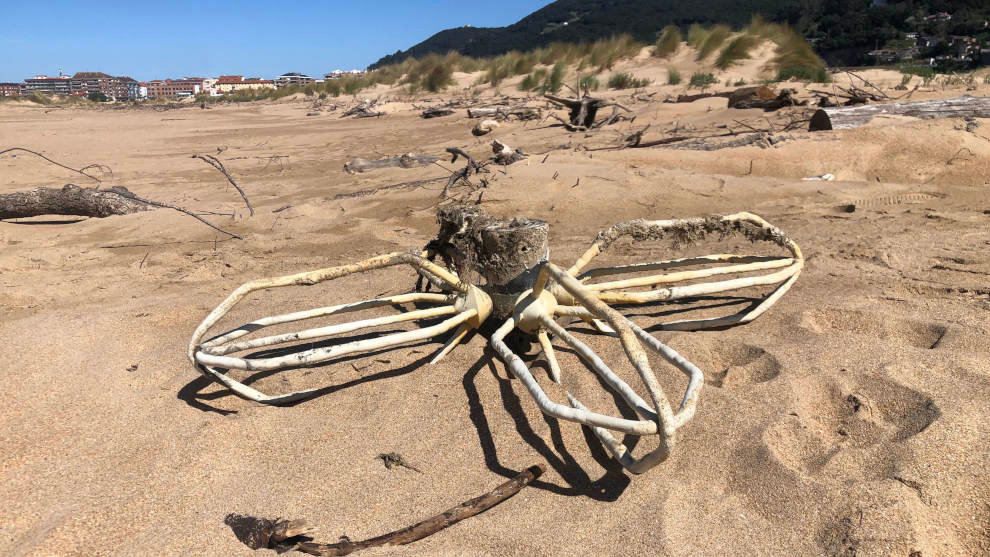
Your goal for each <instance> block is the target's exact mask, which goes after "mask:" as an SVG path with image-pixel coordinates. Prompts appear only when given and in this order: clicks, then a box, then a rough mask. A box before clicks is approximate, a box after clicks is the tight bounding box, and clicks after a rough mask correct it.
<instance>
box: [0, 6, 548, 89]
mask: <svg viewBox="0 0 990 557" xmlns="http://www.w3.org/2000/svg"><path fill="white" fill-rule="evenodd" d="M548 3H549V0H499V1H498V2H490V1H487V2H479V1H473V0H460V1H458V0H431V1H420V0H405V1H403V0H365V1H363V2H355V1H351V0H338V1H320V0H310V1H308V2H302V1H295V0H267V1H258V0H241V1H236V0H235V1H233V2H230V1H228V2H215V1H211V0H204V1H200V2H190V1H177V2H170V1H150V2H149V1H142V0H135V1H130V2H120V1H117V0H97V1H86V2H81V1H77V2H65V1H60V0H55V1H46V2H32V1H11V2H4V3H3V4H4V6H3V10H2V12H0V52H2V53H3V55H2V58H0V81H21V80H23V79H24V78H26V77H31V76H33V75H35V74H48V75H56V74H57V72H58V69H59V68H62V70H63V71H64V72H65V73H75V72H80V71H99V72H105V73H108V74H112V75H128V76H130V77H133V78H135V79H138V80H141V81H145V80H148V79H158V78H166V77H182V76H186V75H190V76H204V77H209V76H217V75H221V74H235V75H236V74H240V75H245V76H249V77H254V76H259V77H267V78H271V77H274V76H276V75H279V74H281V73H284V72H288V71H298V72H303V73H307V74H310V75H317V76H322V75H323V74H324V73H326V72H328V71H331V70H335V69H353V68H364V67H365V66H367V65H368V64H371V63H372V62H374V61H376V60H378V58H380V57H381V56H383V55H385V54H389V53H392V52H395V51H396V50H399V49H406V48H408V47H410V46H412V45H414V44H416V43H418V42H420V41H421V40H423V39H425V38H427V37H429V36H430V35H432V34H433V33H436V32H437V31H440V30H442V29H447V28H450V27H458V26H461V25H466V24H467V25H473V26H475V27H497V26H502V25H508V24H510V23H514V22H516V21H518V20H519V19H521V18H523V17H525V16H526V15H527V14H529V13H531V12H533V11H535V10H537V9H539V8H541V7H543V6H544V5H546V4H548ZM493 7H494V8H495V9H493Z"/></svg>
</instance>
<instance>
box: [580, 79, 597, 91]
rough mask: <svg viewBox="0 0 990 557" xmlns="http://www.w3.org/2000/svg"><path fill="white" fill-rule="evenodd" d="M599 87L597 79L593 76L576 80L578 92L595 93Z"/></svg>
mask: <svg viewBox="0 0 990 557" xmlns="http://www.w3.org/2000/svg"><path fill="white" fill-rule="evenodd" d="M599 86H600V84H599V83H598V78H597V77H595V76H593V75H586V76H584V77H582V78H581V79H579V80H578V90H579V91H581V90H583V91H597V90H598V87H599Z"/></svg>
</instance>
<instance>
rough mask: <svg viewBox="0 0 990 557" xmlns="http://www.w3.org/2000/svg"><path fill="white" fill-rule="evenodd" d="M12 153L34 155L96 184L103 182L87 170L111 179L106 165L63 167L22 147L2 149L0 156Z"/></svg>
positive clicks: (110, 172)
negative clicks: (103, 173)
mask: <svg viewBox="0 0 990 557" xmlns="http://www.w3.org/2000/svg"><path fill="white" fill-rule="evenodd" d="M13 151H23V152H25V153H30V154H32V155H34V156H36V157H41V158H43V159H45V160H46V161H48V162H50V163H52V164H54V165H55V166H59V167H62V168H64V169H66V170H71V171H73V172H75V173H77V174H82V175H83V176H85V177H87V178H89V179H90V180H95V181H97V182H102V181H103V180H101V179H100V178H97V177H96V176H93V175H92V174H87V173H86V171H87V170H89V169H90V168H95V169H97V170H99V171H100V172H107V173H109V174H110V177H111V178H113V170H111V169H110V167H109V166H106V165H103V164H90V165H87V166H84V167H82V168H78V169H76V168H72V167H71V166H66V165H64V164H62V163H60V162H58V161H53V160H52V159H50V158H48V157H46V156H45V155H42V154H41V153H38V152H37V151H32V150H30V149H25V148H24V147H11V148H9V149H4V150H3V151H0V155H4V154H6V153H10V152H13Z"/></svg>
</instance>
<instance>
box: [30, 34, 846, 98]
mask: <svg viewBox="0 0 990 557" xmlns="http://www.w3.org/2000/svg"><path fill="white" fill-rule="evenodd" d="M682 39H683V37H682V35H681V31H680V29H678V28H677V27H676V26H672V25H671V26H667V27H665V28H664V29H663V31H662V32H661V33H660V37H659V38H658V39H657V42H656V44H655V45H654V50H653V55H654V56H656V57H661V58H663V57H670V56H672V55H673V54H675V53H676V52H677V51H678V50H679V49H680V45H681V42H682ZM761 40H770V41H773V42H775V43H776V44H777V49H776V51H775V54H774V58H773V60H772V61H771V63H772V64H773V65H774V66H775V67H776V68H777V70H778V76H777V77H778V79H790V78H798V79H803V80H807V81H822V80H827V79H828V72H827V71H826V70H825V64H824V62H822V60H821V58H819V57H818V56H817V55H816V54H815V52H814V50H812V48H811V46H810V45H809V44H808V43H807V42H806V41H805V40H804V38H803V37H801V36H800V35H799V34H797V33H796V32H794V31H793V30H792V29H791V28H789V27H787V26H786V25H779V24H776V23H767V22H766V21H763V20H762V19H760V18H758V17H757V18H753V20H752V21H751V22H750V24H749V26H747V27H746V28H745V29H743V31H742V32H741V34H740V35H737V36H735V37H733V36H732V31H731V30H730V29H729V28H728V27H726V26H725V25H716V26H714V27H712V28H705V27H702V26H700V25H692V26H691V28H690V29H689V31H688V35H687V42H688V44H689V45H691V46H692V47H694V48H695V49H696V50H697V59H698V60H703V59H706V58H708V57H709V56H711V55H713V54H715V53H716V52H717V53H718V56H717V57H716V59H715V62H714V64H715V66H716V68H719V69H722V70H724V69H726V68H728V67H731V66H732V65H733V64H734V63H736V62H738V61H739V60H744V59H746V58H749V57H750V55H751V51H752V49H753V48H754V47H755V46H757V45H759V43H760V41H761ZM727 41H728V42H727ZM645 46H647V45H645V44H643V43H641V42H638V41H636V40H635V39H633V38H632V37H631V36H630V35H617V36H614V37H611V38H608V39H603V40H599V41H595V42H584V43H551V44H549V45H547V46H545V47H542V48H537V49H535V50H532V51H529V52H519V51H510V52H507V53H505V54H502V55H499V56H494V57H491V58H471V57H468V56H464V55H462V54H459V53H457V52H449V53H447V54H443V55H441V54H430V55H428V56H425V57H423V58H420V59H415V58H408V59H406V60H403V61H402V62H399V63H396V64H391V65H388V66H383V67H381V68H378V69H376V70H373V71H371V72H368V73H367V74H365V75H345V76H343V77H340V78H338V79H328V80H326V82H324V83H322V84H312V85H308V86H306V87H283V88H281V89H276V90H248V91H239V92H238V93H237V94H233V95H226V96H224V97H220V98H217V97H212V98H210V99H208V100H207V101H206V102H217V101H233V102H244V101H251V100H264V99H279V98H283V97H286V96H289V95H293V94H295V93H300V92H301V93H304V94H306V95H309V96H312V95H323V94H325V95H327V96H332V97H339V96H341V95H356V94H357V93H359V92H360V91H363V90H365V89H369V88H372V87H375V86H377V85H386V86H389V87H396V86H402V87H404V88H405V91H406V92H407V93H409V94H415V93H418V92H421V91H429V92H439V91H443V90H445V89H447V88H449V87H451V86H452V85H454V83H455V81H454V78H453V74H454V72H465V73H476V72H477V73H480V75H479V76H478V77H477V78H476V80H475V82H474V86H478V85H483V84H489V85H491V86H493V87H496V88H497V87H499V86H500V85H501V84H502V82H503V81H505V80H506V79H510V78H513V77H516V76H525V77H524V78H523V79H522V80H521V82H520V83H519V85H518V88H519V89H520V90H522V91H541V92H549V91H559V90H560V88H561V87H562V86H563V79H564V75H565V74H566V73H567V69H568V67H569V66H576V69H577V71H578V72H582V71H584V70H587V71H584V72H583V73H585V74H586V75H585V76H584V77H582V78H580V79H579V80H578V81H579V86H580V87H581V88H584V86H585V85H588V87H587V88H588V89H589V90H594V89H596V88H597V87H598V86H599V85H600V84H599V82H598V79H597V78H595V77H594V76H595V75H596V74H599V73H601V72H604V71H607V70H609V69H611V68H613V67H614V65H615V64H616V63H617V62H618V61H620V60H622V59H627V58H632V57H634V56H637V55H638V54H639V53H640V51H641V50H642V48H643V47H645ZM589 72H590V75H587V74H588V73H589ZM699 74H700V75H707V74H703V73H700V72H699V73H696V75H699ZM592 80H593V81H592ZM681 80H682V77H681V74H680V72H678V71H677V70H676V69H674V68H672V67H671V68H668V76H667V83H669V84H671V85H675V84H678V83H680V82H681ZM648 83H649V81H648V80H645V79H637V78H635V77H633V76H632V75H629V74H628V73H624V72H622V73H618V74H614V75H613V76H611V77H610V78H609V80H608V82H607V85H608V87H610V88H613V89H614V88H623V89H624V88H630V87H643V86H645V85H646V84H648ZM592 84H593V85H594V86H592ZM711 84H712V83H709V82H704V83H701V82H698V83H696V82H695V78H694V76H692V83H691V86H692V87H701V86H704V87H707V86H710V85H711ZM475 91H477V89H475ZM36 102H40V101H36Z"/></svg>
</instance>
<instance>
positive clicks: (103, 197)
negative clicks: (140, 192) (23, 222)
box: [0, 184, 149, 220]
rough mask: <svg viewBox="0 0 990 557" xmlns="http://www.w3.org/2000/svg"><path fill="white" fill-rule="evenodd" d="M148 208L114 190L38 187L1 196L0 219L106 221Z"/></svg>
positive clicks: (68, 185)
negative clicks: (55, 217) (44, 217)
mask: <svg viewBox="0 0 990 557" xmlns="http://www.w3.org/2000/svg"><path fill="white" fill-rule="evenodd" d="M120 189H124V188H120ZM125 191H126V190H125ZM148 209H149V208H148V205H146V204H144V203H141V202H139V201H136V200H134V199H130V198H128V197H125V196H122V195H120V194H119V193H117V192H115V191H107V190H98V189H88V188H81V187H79V186H77V185H75V184H66V185H65V186H64V187H62V188H61V189H59V188H35V189H33V190H30V191H22V192H15V193H7V194H2V195H0V220H2V219H16V218H24V217H36V216H38V215H73V216H79V217H95V218H105V217H109V216H113V215H129V214H131V213H137V212H140V211H147V210H148Z"/></svg>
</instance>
